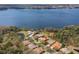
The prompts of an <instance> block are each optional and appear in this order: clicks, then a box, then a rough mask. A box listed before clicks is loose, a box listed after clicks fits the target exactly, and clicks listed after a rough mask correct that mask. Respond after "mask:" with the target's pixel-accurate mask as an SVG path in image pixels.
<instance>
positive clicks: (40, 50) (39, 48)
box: [33, 47, 44, 54]
mask: <svg viewBox="0 0 79 59" xmlns="http://www.w3.org/2000/svg"><path fill="white" fill-rule="evenodd" d="M33 52H34V53H36V54H40V53H43V52H44V49H43V48H42V47H38V48H35V49H34V50H33Z"/></svg>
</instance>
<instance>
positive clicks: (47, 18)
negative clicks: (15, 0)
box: [0, 9, 79, 28]
mask: <svg viewBox="0 0 79 59" xmlns="http://www.w3.org/2000/svg"><path fill="white" fill-rule="evenodd" d="M77 24H79V9H8V10H2V11H0V25H1V26H4V25H7V26H11V25H12V26H17V27H28V28H44V27H58V28H59V27H63V26H67V25H77Z"/></svg>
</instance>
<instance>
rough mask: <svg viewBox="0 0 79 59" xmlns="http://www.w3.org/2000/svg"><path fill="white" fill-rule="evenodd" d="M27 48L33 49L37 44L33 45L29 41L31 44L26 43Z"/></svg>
mask: <svg viewBox="0 0 79 59" xmlns="http://www.w3.org/2000/svg"><path fill="white" fill-rule="evenodd" d="M28 48H29V49H35V48H37V45H34V44H33V43H31V44H29V45H28Z"/></svg>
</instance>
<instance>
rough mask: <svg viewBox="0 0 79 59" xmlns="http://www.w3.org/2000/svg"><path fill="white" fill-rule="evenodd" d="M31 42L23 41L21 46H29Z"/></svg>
mask: <svg viewBox="0 0 79 59" xmlns="http://www.w3.org/2000/svg"><path fill="white" fill-rule="evenodd" d="M30 43H31V42H30V41H28V40H25V41H23V44H24V45H25V46H26V45H29V44H30Z"/></svg>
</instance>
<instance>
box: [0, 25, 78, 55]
mask: <svg viewBox="0 0 79 59" xmlns="http://www.w3.org/2000/svg"><path fill="white" fill-rule="evenodd" d="M78 48H79V26H78V25H77V26H66V27H63V28H44V29H35V30H34V29H27V28H18V27H15V26H0V53H1V54H36V53H37V54H44V53H46V54H56V53H61V54H62V53H63V54H65V53H79V49H78ZM67 49H68V50H67Z"/></svg>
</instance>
